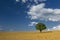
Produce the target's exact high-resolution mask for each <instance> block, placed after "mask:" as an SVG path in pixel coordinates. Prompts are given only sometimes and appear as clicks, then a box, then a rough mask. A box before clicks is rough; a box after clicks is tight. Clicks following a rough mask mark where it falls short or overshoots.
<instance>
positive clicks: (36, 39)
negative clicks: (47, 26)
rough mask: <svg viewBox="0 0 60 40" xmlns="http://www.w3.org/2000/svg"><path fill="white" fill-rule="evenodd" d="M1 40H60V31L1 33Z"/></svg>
mask: <svg viewBox="0 0 60 40" xmlns="http://www.w3.org/2000/svg"><path fill="white" fill-rule="evenodd" d="M0 40H60V31H47V32H46V31H44V32H41V33H40V32H0Z"/></svg>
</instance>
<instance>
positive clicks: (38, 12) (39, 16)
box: [28, 3, 60, 21]
mask: <svg viewBox="0 0 60 40" xmlns="http://www.w3.org/2000/svg"><path fill="white" fill-rule="evenodd" d="M44 7H45V3H41V4H38V5H33V6H32V7H31V8H30V10H29V12H28V15H29V18H31V19H32V20H47V21H60V9H52V8H44ZM58 17H59V18H58Z"/></svg>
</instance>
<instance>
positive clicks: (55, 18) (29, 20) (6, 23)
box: [0, 0, 60, 31]
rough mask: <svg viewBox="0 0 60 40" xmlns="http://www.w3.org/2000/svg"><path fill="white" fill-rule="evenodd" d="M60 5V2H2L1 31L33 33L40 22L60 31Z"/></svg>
mask: <svg viewBox="0 0 60 40" xmlns="http://www.w3.org/2000/svg"><path fill="white" fill-rule="evenodd" d="M59 4H60V0H27V1H26V0H0V31H31V30H35V24H36V23H38V22H42V23H45V24H46V26H47V29H60V18H59V17H60V16H59V15H60V5H59ZM41 8H42V9H41ZM33 9H34V10H33ZM47 10H48V11H47ZM40 11H42V12H40ZM30 12H31V13H30ZM50 13H51V14H50ZM35 14H36V15H35ZM38 15H39V16H38ZM41 15H42V16H41Z"/></svg>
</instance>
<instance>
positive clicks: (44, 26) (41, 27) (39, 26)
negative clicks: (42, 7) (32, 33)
mask: <svg viewBox="0 0 60 40" xmlns="http://www.w3.org/2000/svg"><path fill="white" fill-rule="evenodd" d="M35 27H36V29H37V30H40V32H42V30H44V29H46V25H45V24H43V23H37V24H36V26H35Z"/></svg>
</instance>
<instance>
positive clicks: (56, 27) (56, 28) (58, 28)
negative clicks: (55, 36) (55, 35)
mask: <svg viewBox="0 0 60 40" xmlns="http://www.w3.org/2000/svg"><path fill="white" fill-rule="evenodd" d="M52 29H53V30H60V25H57V26H54V27H53V28H52Z"/></svg>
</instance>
